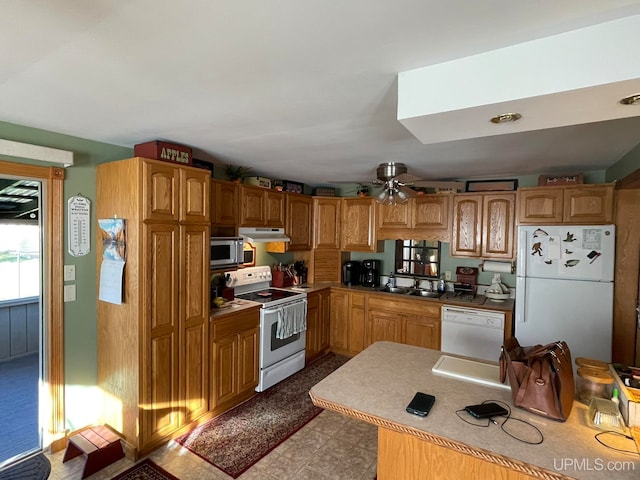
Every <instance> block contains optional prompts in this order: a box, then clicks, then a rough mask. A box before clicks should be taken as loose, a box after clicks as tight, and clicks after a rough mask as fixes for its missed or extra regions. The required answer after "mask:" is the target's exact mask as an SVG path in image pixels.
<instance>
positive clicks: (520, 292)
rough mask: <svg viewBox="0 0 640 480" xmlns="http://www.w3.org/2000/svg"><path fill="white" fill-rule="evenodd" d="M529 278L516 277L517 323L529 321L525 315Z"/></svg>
mask: <svg viewBox="0 0 640 480" xmlns="http://www.w3.org/2000/svg"><path fill="white" fill-rule="evenodd" d="M526 284H527V279H526V278H524V277H520V276H518V277H516V323H524V322H526V321H527V319H526V318H525V315H524V307H525V303H526V302H525V298H526V294H527V291H526Z"/></svg>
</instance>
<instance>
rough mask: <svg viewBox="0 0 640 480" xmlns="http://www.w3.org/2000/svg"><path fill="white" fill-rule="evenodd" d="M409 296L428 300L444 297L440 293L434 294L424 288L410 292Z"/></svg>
mask: <svg viewBox="0 0 640 480" xmlns="http://www.w3.org/2000/svg"><path fill="white" fill-rule="evenodd" d="M409 295H414V296H416V297H428V298H440V295H442V294H441V293H439V292H434V291H432V290H425V289H423V288H416V289H413V290H411V291H410V292H409Z"/></svg>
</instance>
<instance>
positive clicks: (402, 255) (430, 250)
mask: <svg viewBox="0 0 640 480" xmlns="http://www.w3.org/2000/svg"><path fill="white" fill-rule="evenodd" d="M439 272H440V242H438V241H432V240H396V272H395V273H397V274H400V275H402V274H404V275H414V276H415V275H417V276H423V277H434V278H438V275H439Z"/></svg>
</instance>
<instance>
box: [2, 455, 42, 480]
mask: <svg viewBox="0 0 640 480" xmlns="http://www.w3.org/2000/svg"><path fill="white" fill-rule="evenodd" d="M49 473H51V463H49V460H48V459H47V457H45V456H44V455H42V454H39V455H36V456H34V457H30V458H27V459H26V460H22V461H21V462H19V463H16V464H15V465H11V466H10V467H8V468H6V469H5V470H2V471H0V480H45V479H47V478H49Z"/></svg>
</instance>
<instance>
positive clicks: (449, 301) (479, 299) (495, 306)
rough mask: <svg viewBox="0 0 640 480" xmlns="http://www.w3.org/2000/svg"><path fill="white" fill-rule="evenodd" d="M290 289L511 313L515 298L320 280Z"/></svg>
mask: <svg viewBox="0 0 640 480" xmlns="http://www.w3.org/2000/svg"><path fill="white" fill-rule="evenodd" d="M290 288H291V289H292V290H297V291H301V292H302V291H304V292H307V294H309V293H312V292H315V291H318V290H324V289H326V288H334V289H336V288H337V289H342V290H349V291H351V292H362V293H369V294H372V293H373V294H376V295H386V296H388V297H389V298H394V299H396V300H402V299H406V300H417V301H421V302H432V303H433V302H435V303H438V304H441V305H456V306H460V307H467V308H480V309H483V310H497V311H500V312H508V313H513V309H514V305H515V303H514V302H515V300H514V299H513V298H508V299H506V300H504V301H502V302H496V301H493V300H491V299H490V298H487V297H485V296H484V295H476V300H475V301H474V302H466V301H461V300H460V299H459V298H456V297H454V296H452V295H451V294H447V293H445V294H443V295H442V296H441V297H440V298H429V297H417V296H413V295H405V294H398V293H389V292H383V291H381V290H380V288H381V287H378V288H372V287H363V286H361V285H352V286H349V285H344V284H342V283H338V282H321V283H315V284H311V283H309V284H305V285H303V286H302V287H290Z"/></svg>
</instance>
